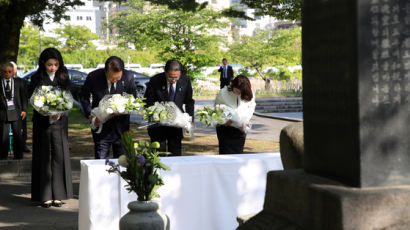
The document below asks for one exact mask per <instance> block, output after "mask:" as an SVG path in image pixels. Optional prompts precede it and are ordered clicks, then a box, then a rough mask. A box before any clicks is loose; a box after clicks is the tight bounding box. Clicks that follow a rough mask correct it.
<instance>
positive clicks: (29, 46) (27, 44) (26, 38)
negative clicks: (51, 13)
mask: <svg viewBox="0 0 410 230" xmlns="http://www.w3.org/2000/svg"><path fill="white" fill-rule="evenodd" d="M40 38H41V39H40ZM57 45H58V41H57V40H56V39H54V38H52V37H44V36H42V35H41V31H40V30H39V29H38V28H36V27H34V26H28V25H26V26H24V27H23V28H22V29H21V32H20V44H19V51H18V60H19V62H18V64H19V65H24V66H25V67H26V68H29V69H31V68H33V67H34V65H35V64H34V63H36V64H37V61H38V55H39V52H40V51H41V48H42V47H44V48H45V47H49V46H57Z"/></svg>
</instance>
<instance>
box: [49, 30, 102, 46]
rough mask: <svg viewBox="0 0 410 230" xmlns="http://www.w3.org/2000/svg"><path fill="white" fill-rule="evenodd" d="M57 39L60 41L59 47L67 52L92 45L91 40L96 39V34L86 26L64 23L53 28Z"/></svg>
mask: <svg viewBox="0 0 410 230" xmlns="http://www.w3.org/2000/svg"><path fill="white" fill-rule="evenodd" d="M55 32H56V34H57V35H58V37H59V40H60V41H62V44H61V47H62V48H63V50H65V51H67V52H72V51H74V50H77V49H85V48H89V47H93V46H94V44H93V43H92V42H91V40H94V39H97V38H98V35H97V34H95V33H93V32H91V31H90V30H89V29H88V28H87V27H86V26H72V25H66V26H64V27H63V28H58V29H55Z"/></svg>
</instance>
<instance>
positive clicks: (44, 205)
mask: <svg viewBox="0 0 410 230" xmlns="http://www.w3.org/2000/svg"><path fill="white" fill-rule="evenodd" d="M51 205H52V202H51V200H49V201H46V202H43V203H42V204H41V207H43V208H49V207H51Z"/></svg>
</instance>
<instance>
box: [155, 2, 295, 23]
mask: <svg viewBox="0 0 410 230" xmlns="http://www.w3.org/2000/svg"><path fill="white" fill-rule="evenodd" d="M147 1H148V2H151V3H154V4H162V5H167V6H169V7H170V8H171V9H183V10H186V11H195V10H197V9H202V8H204V7H206V4H204V3H203V4H198V3H195V1H192V0H147ZM205 3H206V2H205ZM241 4H244V5H247V6H248V7H249V8H251V9H255V10H256V11H255V16H263V15H269V16H272V17H275V18H277V19H286V20H297V21H300V19H301V5H302V1H301V0H241ZM223 14H224V15H226V16H230V17H239V18H244V19H249V17H247V16H246V15H245V14H244V13H243V12H242V11H240V10H238V9H235V8H228V9H225V10H224V11H223Z"/></svg>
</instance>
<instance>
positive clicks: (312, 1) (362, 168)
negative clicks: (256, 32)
mask: <svg viewBox="0 0 410 230" xmlns="http://www.w3.org/2000/svg"><path fill="white" fill-rule="evenodd" d="M302 27H303V30H302V60H303V61H302V62H303V108H304V111H303V114H304V117H303V118H304V150H305V153H304V154H305V156H304V160H303V162H304V165H303V168H304V169H303V170H286V171H274V172H269V173H268V179H267V181H268V182H267V187H266V195H265V204H264V208H263V211H262V212H261V213H259V214H257V215H256V216H254V217H253V218H251V219H250V220H248V221H246V222H245V223H244V224H243V225H241V226H240V227H239V228H238V229H241V230H246V229H270V230H273V229H283V228H284V226H287V227H288V228H289V229H305V230H313V229H321V230H322V229H323V230H333V229H341V230H342V229H343V230H344V229H360V230H366V229H410V208H409V207H410V1H408V0H332V1H329V0H327V1H323V0H306V1H304V2H303V8H302ZM277 226H281V227H277Z"/></svg>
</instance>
